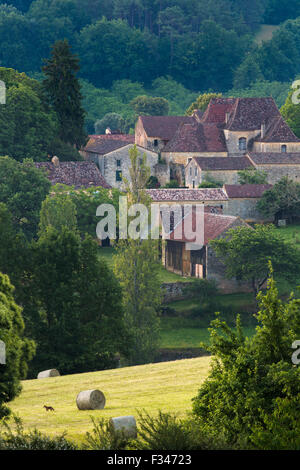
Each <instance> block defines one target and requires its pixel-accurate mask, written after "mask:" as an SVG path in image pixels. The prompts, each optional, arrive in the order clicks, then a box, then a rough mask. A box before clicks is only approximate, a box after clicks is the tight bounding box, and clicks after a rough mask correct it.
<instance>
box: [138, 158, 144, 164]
mask: <svg viewBox="0 0 300 470" xmlns="http://www.w3.org/2000/svg"><path fill="white" fill-rule="evenodd" d="M139 162H140V166H142V164H143V159H142V158H140V159H139Z"/></svg>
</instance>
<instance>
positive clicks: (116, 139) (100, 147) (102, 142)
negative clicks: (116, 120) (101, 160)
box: [83, 134, 135, 155]
mask: <svg viewBox="0 0 300 470" xmlns="http://www.w3.org/2000/svg"><path fill="white" fill-rule="evenodd" d="M134 139H135V138H134V135H129V134H107V135H90V136H89V141H88V143H87V144H86V146H85V148H84V149H83V150H84V151H85V152H91V153H97V154H99V155H105V154H106V153H109V152H113V151H114V150H117V149H118V148H122V147H125V146H126V145H128V144H134Z"/></svg>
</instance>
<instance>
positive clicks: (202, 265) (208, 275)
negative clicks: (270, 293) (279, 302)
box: [162, 210, 250, 293]
mask: <svg viewBox="0 0 300 470" xmlns="http://www.w3.org/2000/svg"><path fill="white" fill-rule="evenodd" d="M191 217H193V218H194V217H195V211H194V210H192V211H190V213H189V214H188V215H187V216H186V217H185V218H183V219H182V221H181V224H182V227H179V229H181V230H182V234H183V235H182V238H181V239H178V237H177V236H176V237H174V231H171V232H170V233H169V234H168V238H167V239H166V242H165V244H164V245H163V253H162V263H163V265H164V266H165V267H166V269H167V270H169V271H172V272H175V273H177V274H180V275H181V276H186V277H190V276H191V277H198V278H203V279H209V280H215V281H216V282H217V285H218V287H219V288H220V289H221V290H222V291H223V292H226V293H229V292H236V291H239V292H241V291H247V292H248V291H250V286H249V284H248V283H245V282H240V281H238V280H236V279H226V277H225V266H224V265H223V263H222V262H221V261H220V259H218V258H217V256H216V254H215V252H214V250H213V249H212V247H211V245H210V241H211V240H215V239H218V238H220V237H224V236H226V234H227V233H228V230H229V229H232V228H236V227H241V226H247V224H246V222H244V221H243V220H242V219H240V218H239V217H234V216H229V215H220V214H212V213H209V212H205V213H204V243H203V246H202V247H198V246H195V249H190V248H191V244H192V243H193V241H194V240H187V239H186V238H185V235H184V224H185V220H186V219H187V218H191ZM193 223H194V222H193ZM177 230H178V226H177ZM174 238H176V239H174Z"/></svg>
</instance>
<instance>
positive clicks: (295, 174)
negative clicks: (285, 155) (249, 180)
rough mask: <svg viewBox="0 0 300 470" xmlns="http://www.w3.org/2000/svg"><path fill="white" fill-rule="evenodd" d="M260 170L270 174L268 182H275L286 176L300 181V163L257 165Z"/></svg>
mask: <svg viewBox="0 0 300 470" xmlns="http://www.w3.org/2000/svg"><path fill="white" fill-rule="evenodd" d="M255 166H256V168H257V169H258V170H260V171H265V172H266V173H267V174H268V183H270V184H275V183H277V181H279V180H280V179H281V178H283V177H284V176H288V177H289V178H290V179H292V180H293V181H297V182H299V181H300V165H255Z"/></svg>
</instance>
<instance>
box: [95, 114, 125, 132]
mask: <svg viewBox="0 0 300 470" xmlns="http://www.w3.org/2000/svg"><path fill="white" fill-rule="evenodd" d="M124 126H125V120H124V118H123V117H122V116H121V115H120V114H117V113H108V114H105V116H103V118H102V119H99V120H98V121H96V122H95V132H96V134H105V130H106V129H107V128H108V127H109V128H110V129H111V130H112V131H116V130H118V131H120V133H122V132H123V130H124Z"/></svg>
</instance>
